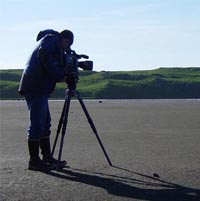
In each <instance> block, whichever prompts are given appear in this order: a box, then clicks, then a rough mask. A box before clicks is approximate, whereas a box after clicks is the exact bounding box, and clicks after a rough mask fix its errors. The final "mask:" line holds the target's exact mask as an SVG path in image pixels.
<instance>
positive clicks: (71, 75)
mask: <svg viewBox="0 0 200 201" xmlns="http://www.w3.org/2000/svg"><path fill="white" fill-rule="evenodd" d="M82 58H83V59H89V56H87V55H84V54H76V52H75V51H74V50H71V49H70V50H66V51H65V53H64V57H63V60H64V61H63V64H64V65H63V67H64V71H65V73H66V77H67V78H66V83H67V84H68V87H69V89H73V90H74V89H76V84H77V83H78V80H79V71H78V69H79V68H81V69H83V70H88V71H92V69H93V61H90V60H86V61H79V59H82Z"/></svg>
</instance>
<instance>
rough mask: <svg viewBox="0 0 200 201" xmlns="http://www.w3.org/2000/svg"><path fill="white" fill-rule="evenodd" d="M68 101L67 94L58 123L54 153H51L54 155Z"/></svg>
mask: <svg viewBox="0 0 200 201" xmlns="http://www.w3.org/2000/svg"><path fill="white" fill-rule="evenodd" d="M66 103H67V96H66V98H65V103H64V106H63V110H62V114H61V117H60V120H59V124H58V128H57V131H56V138H55V141H54V144H53V148H52V153H51V154H52V156H53V155H54V151H55V148H56V144H57V141H58V136H59V134H60V130H61V128H62V124H63V117H64V114H65V108H66Z"/></svg>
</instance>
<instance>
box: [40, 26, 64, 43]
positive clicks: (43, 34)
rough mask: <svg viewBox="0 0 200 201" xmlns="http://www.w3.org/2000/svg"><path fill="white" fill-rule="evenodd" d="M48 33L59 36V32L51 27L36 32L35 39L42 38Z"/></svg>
mask: <svg viewBox="0 0 200 201" xmlns="http://www.w3.org/2000/svg"><path fill="white" fill-rule="evenodd" d="M49 34H52V35H56V36H57V37H59V38H60V33H59V32H57V31H55V30H53V29H45V30H42V31H40V32H39V33H38V35H37V38H36V41H39V40H40V39H42V38H44V37H45V36H46V35H49Z"/></svg>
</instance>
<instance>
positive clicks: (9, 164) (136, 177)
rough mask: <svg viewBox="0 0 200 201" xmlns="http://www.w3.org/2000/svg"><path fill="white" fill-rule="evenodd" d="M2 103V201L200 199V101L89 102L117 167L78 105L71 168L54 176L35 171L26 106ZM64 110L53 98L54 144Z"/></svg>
mask: <svg viewBox="0 0 200 201" xmlns="http://www.w3.org/2000/svg"><path fill="white" fill-rule="evenodd" d="M0 104H1V137H0V141H1V147H0V154H1V159H0V160H1V172H0V173H1V197H0V200H2V201H4V200H6V201H7V200H8V201H14V200H18V201H19V200H23V201H26V200H27V201H32V200H34V201H36V200H37V201H39V200H41V201H43V200H52V201H55V200H57V201H68V200H70V201H72V200H73V201H79V200H84V201H86V200H90V201H98V200H99V201H105V200H109V201H110V200H112V201H121V200H123V201H124V200H152V201H165V200H166V201H185V200H188V201H193V200H200V146H199V144H200V100H131V101H126V100H124V101H118V100H113V101H106V100H103V102H102V103H99V101H98V100H94V101H85V104H86V106H87V109H88V111H89V113H90V115H91V117H92V119H93V121H94V123H95V126H96V128H97V131H98V133H99V136H100V138H101V140H102V142H103V144H104V146H105V148H106V151H107V153H108V155H109V157H110V159H111V161H112V163H113V165H114V167H111V166H109V165H108V163H107V161H106V158H105V156H104V154H103V152H102V150H101V147H100V146H99V143H98V141H97V139H96V137H95V135H94V134H93V132H92V130H91V128H90V126H89V124H88V122H87V119H86V118H85V116H84V113H83V111H82V110H81V107H80V105H79V103H78V102H77V101H72V103H71V108H70V113H69V122H68V128H67V133H66V135H65V141H64V147H63V153H62V158H63V159H66V160H67V161H68V165H69V166H68V167H66V168H64V169H63V171H62V172H56V171H52V172H50V173H49V174H45V173H42V172H34V171H29V170H27V161H28V150H27V143H26V128H27V125H28V113H27V110H26V104H25V102H24V101H1V102H0ZM62 106H63V101H50V108H51V114H52V138H51V140H52V142H53V141H54V137H55V133H56V129H57V124H58V120H59V117H60V113H61V110H62ZM58 147H59V144H58V145H57V148H58ZM57 152H58V150H56V155H55V156H57Z"/></svg>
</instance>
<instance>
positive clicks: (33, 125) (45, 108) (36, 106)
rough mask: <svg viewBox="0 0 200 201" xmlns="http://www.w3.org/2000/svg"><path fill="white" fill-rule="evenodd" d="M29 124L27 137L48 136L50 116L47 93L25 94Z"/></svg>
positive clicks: (35, 138)
mask: <svg viewBox="0 0 200 201" xmlns="http://www.w3.org/2000/svg"><path fill="white" fill-rule="evenodd" d="M25 99H26V103H27V107H28V111H29V118H30V125H29V128H28V139H30V140H37V139H40V138H43V137H44V138H45V137H49V135H50V133H51V131H50V128H51V116H50V112H49V104H48V95H46V94H34V95H33V94H28V95H25Z"/></svg>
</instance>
